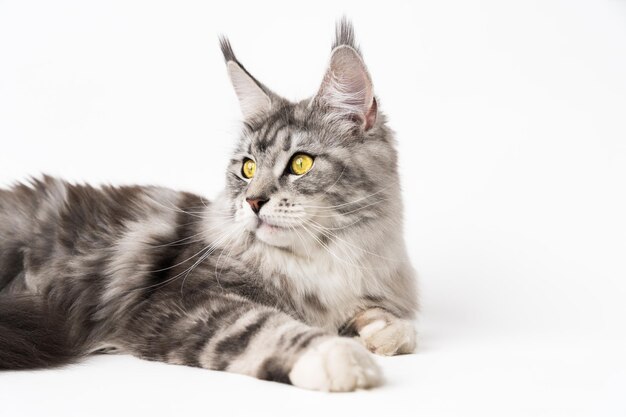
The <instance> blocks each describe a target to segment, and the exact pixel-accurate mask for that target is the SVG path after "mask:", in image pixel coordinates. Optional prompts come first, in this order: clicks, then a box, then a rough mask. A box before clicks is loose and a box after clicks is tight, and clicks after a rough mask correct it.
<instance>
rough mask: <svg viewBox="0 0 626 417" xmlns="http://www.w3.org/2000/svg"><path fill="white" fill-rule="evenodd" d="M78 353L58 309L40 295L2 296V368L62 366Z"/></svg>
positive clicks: (0, 357)
mask: <svg viewBox="0 0 626 417" xmlns="http://www.w3.org/2000/svg"><path fill="white" fill-rule="evenodd" d="M78 356H80V355H79V353H78V350H77V349H76V347H75V344H74V343H72V341H71V338H70V332H69V326H68V325H67V323H66V320H65V318H64V317H63V315H62V314H61V313H60V312H59V311H58V310H55V309H54V308H51V307H50V306H49V305H47V303H44V302H43V301H42V300H41V298H38V297H31V296H16V297H15V296H13V297H8V296H2V297H0V370H3V369H36V368H48V367H54V366H60V365H64V364H67V363H70V362H73V361H74V360H75V359H76V358H78Z"/></svg>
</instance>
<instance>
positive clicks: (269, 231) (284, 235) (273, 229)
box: [255, 221, 298, 248]
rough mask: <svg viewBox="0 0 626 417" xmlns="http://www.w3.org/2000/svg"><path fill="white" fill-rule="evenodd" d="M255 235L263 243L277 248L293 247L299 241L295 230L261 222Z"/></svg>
mask: <svg viewBox="0 0 626 417" xmlns="http://www.w3.org/2000/svg"><path fill="white" fill-rule="evenodd" d="M255 235H256V237H257V239H259V240H260V241H261V242H263V243H265V244H267V245H270V246H274V247H277V248H286V247H291V246H293V244H294V243H295V240H297V239H298V237H297V234H296V233H295V232H294V229H293V228H289V227H281V226H276V225H273V224H270V223H267V222H264V221H261V222H259V224H258V226H257V227H256V230H255Z"/></svg>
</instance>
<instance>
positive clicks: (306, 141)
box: [240, 117, 323, 158]
mask: <svg viewBox="0 0 626 417" xmlns="http://www.w3.org/2000/svg"><path fill="white" fill-rule="evenodd" d="M322 137H323V135H322V134H321V132H320V131H319V129H316V127H315V126H314V125H312V124H311V123H308V122H307V121H306V120H302V119H297V118H295V117H270V118H268V119H266V120H264V121H263V123H258V124H256V125H253V126H249V127H248V128H247V129H246V131H245V133H244V135H243V136H242V142H241V143H240V150H241V151H243V152H245V153H248V154H249V155H252V156H255V157H258V158H260V157H269V156H276V155H278V154H282V153H290V152H295V151H308V152H314V151H319V150H320V148H321V147H322V143H321V138H322Z"/></svg>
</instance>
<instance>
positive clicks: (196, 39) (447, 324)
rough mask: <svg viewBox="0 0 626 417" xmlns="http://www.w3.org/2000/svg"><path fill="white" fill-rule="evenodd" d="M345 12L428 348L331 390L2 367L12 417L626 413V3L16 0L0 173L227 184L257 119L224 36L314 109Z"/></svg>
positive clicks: (0, 111) (99, 370)
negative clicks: (251, 116)
mask: <svg viewBox="0 0 626 417" xmlns="http://www.w3.org/2000/svg"><path fill="white" fill-rule="evenodd" d="M344 13H346V14H347V15H348V16H349V17H351V18H352V19H353V21H354V23H355V26H356V30H357V35H358V37H359V39H360V41H361V44H362V46H363V50H364V53H365V59H366V62H367V63H368V65H369V68H370V70H371V73H372V77H373V80H374V83H375V88H376V92H377V94H378V95H379V96H380V103H381V108H382V109H383V110H384V111H385V112H386V113H387V114H388V115H389V120H390V124H391V126H392V127H393V128H394V129H395V130H396V132H397V135H398V142H399V144H398V146H399V150H400V157H401V167H400V169H401V174H402V183H403V188H404V192H405V193H404V194H405V195H404V198H405V203H406V236H407V240H408V244H409V249H410V253H411V256H412V259H413V260H414V263H415V266H416V267H417V269H418V271H419V272H420V287H421V302H422V313H421V318H420V321H419V323H418V329H419V333H420V348H419V350H418V353H417V354H416V355H411V356H404V357H396V358H387V359H382V358H381V359H380V363H381V365H382V367H383V368H384V371H385V373H386V378H387V384H386V385H385V386H384V387H382V388H379V389H376V390H373V391H370V392H358V393H353V394H335V395H331V394H323V393H312V392H307V391H303V390H299V389H295V388H293V387H289V386H284V385H279V384H274V383H267V382H260V381H256V380H253V379H251V378H247V377H243V376H238V375H228V374H225V373H217V372H210V371H205V370H200V369H191V368H185V367H178V366H168V365H164V364H157V363H149V362H144V361H140V360H137V359H133V358H130V357H124V356H119V357H97V358H92V359H90V360H88V361H86V362H83V363H82V364H80V365H76V366H72V367H69V368H67V369H63V370H54V371H39V372H18V373H2V374H0V414H2V415H3V416H20V415H32V416H43V415H46V416H52V415H59V416H64V417H68V416H81V417H83V416H124V415H150V416H159V415H171V416H193V415H210V416H226V415H272V416H278V415H292V416H293V415H339V414H340V413H342V414H343V415H349V416H360V415H377V416H382V415H385V416H400V415H413V416H437V415H449V416H470V415H476V416H488V415H494V416H518V415H520V416H522V415H525V416H544V415H545V416H557V415H562V416H578V415H580V416H624V415H626V400H625V399H624V397H626V358H625V353H626V323H625V321H626V320H625V318H626V307H625V304H626V266H625V263H626V259H625V255H626V184H625V182H626V117H625V116H626V3H624V2H623V1H603V0H593V1H592V0H589V1H574V0H564V1H560V2H558V1H519V2H502V1H477V2H466V1H461V0H459V1H430V2H426V1H412V2H408V1H407V2H392V1H377V2H372V3H367V2H362V1H354V2H347V1H332V2H322V1H314V2H313V1H312V2H282V3H279V2H268V1H263V2H252V1H251V2H249V3H243V2H236V1H220V2H208V1H207V2H187V1H176V2H174V1H172V2H156V1H129V0H123V1H107V2H95V1H75V2H72V1H65V0H57V1H53V2H50V1H40V2H31V1H5V0H0V184H1V185H2V186H8V185H10V184H11V183H13V182H14V181H16V180H24V179H26V178H27V176H29V175H37V174H38V173H41V172H46V173H50V174H53V175H58V176H62V177H64V178H66V179H70V180H73V181H88V182H92V183H102V182H110V183H114V184H121V183H142V184H146V183H155V184H161V185H166V186H171V187H175V188H179V189H186V190H191V191H195V192H199V193H202V194H205V195H207V196H212V195H215V194H216V193H217V192H218V191H219V190H220V188H221V187H222V184H223V177H224V175H223V170H224V168H225V166H226V161H227V158H228V153H229V150H230V149H231V147H232V145H233V142H234V138H235V136H236V134H237V120H238V117H239V109H238V105H237V102H236V99H235V95H234V93H233V92H232V90H231V87H230V85H229V83H228V79H227V76H226V71H225V68H224V64H223V61H222V57H221V55H220V51H219V48H218V45H217V36H218V34H219V33H226V34H228V35H230V38H231V41H232V43H233V46H234V48H235V51H236V52H237V54H238V56H239V58H240V59H241V60H242V61H243V63H244V64H245V65H246V66H247V68H248V69H249V70H250V71H251V72H252V73H253V74H254V75H255V76H257V77H258V78H259V79H261V80H262V81H263V82H265V83H266V84H267V85H269V86H270V87H271V88H273V89H274V90H275V91H277V92H278V93H281V94H283V95H285V96H286V97H288V98H303V97H305V96H308V95H310V94H312V93H314V91H315V90H316V89H317V86H318V83H319V82H320V80H321V77H322V74H323V71H324V67H325V65H326V62H327V59H328V55H329V48H330V43H331V40H332V36H333V26H334V21H335V20H336V19H337V18H339V17H340V16H341V15H342V14H344ZM321 279H323V277H321Z"/></svg>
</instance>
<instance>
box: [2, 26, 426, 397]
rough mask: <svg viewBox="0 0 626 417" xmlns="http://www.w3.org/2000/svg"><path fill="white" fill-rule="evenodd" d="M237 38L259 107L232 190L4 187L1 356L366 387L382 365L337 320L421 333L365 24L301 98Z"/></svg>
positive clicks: (49, 183) (390, 340)
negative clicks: (92, 356) (106, 357)
mask: <svg viewBox="0 0 626 417" xmlns="http://www.w3.org/2000/svg"><path fill="white" fill-rule="evenodd" d="M223 51H224V54H225V57H226V60H227V63H228V68H229V74H230V76H231V80H232V82H233V84H234V86H235V90H236V92H237V95H238V96H239V98H240V101H241V104H242V110H243V113H244V116H245V118H246V122H245V128H244V132H243V135H242V138H241V140H240V142H239V145H238V147H237V150H236V152H235V155H234V156H233V158H232V160H231V166H230V168H229V170H228V172H227V188H226V190H225V192H224V193H222V194H221V195H220V196H219V197H218V198H217V199H215V200H214V201H212V202H209V201H207V200H206V199H203V198H202V197H199V196H196V195H193V194H189V193H182V192H176V191H172V190H169V189H164V188H158V187H101V188H93V187H90V186H86V185H71V184H68V183H66V182H63V181H61V180H58V179H54V178H50V177H44V178H43V179H41V180H35V181H32V182H31V184H30V185H18V186H15V187H13V188H12V189H9V190H0V238H1V240H0V355H1V356H0V367H1V368H29V367H41V366H50V365H57V364H61V363H64V362H67V361H70V360H71V359H72V358H74V357H78V356H81V355H85V354H88V353H91V352H96V351H103V350H104V351H111V350H115V351H121V352H127V353H130V354H134V355H137V356H139V357H143V358H147V359H152V360H159V361H165V362H170V363H176V364H185V365H192V366H201V367H205V368H209V369H219V370H228V371H233V372H239V373H244V374H248V375H252V376H257V377H259V378H263V379H270V380H277V381H282V382H291V383H293V384H295V385H298V386H302V387H306V388H313V389H325V390H351V389H354V388H358V387H368V386H373V385H376V384H377V383H378V382H379V380H380V375H379V373H378V370H377V368H376V366H375V364H374V363H373V362H372V360H371V358H369V356H368V354H367V352H366V351H365V349H363V348H361V347H360V346H359V345H358V344H357V343H356V342H355V341H352V340H350V339H348V338H346V337H337V336H336V335H337V334H341V335H344V336H358V338H359V339H360V340H361V341H362V342H363V343H364V344H365V346H366V347H368V348H369V349H370V350H372V351H375V352H377V353H381V354H396V353H407V352H410V351H412V350H413V349H414V347H415V335H414V329H413V327H412V324H411V322H410V320H411V319H412V318H413V316H414V312H415V310H416V301H415V287H414V286H415V283H414V277H413V271H412V268H411V265H410V263H409V262H408V260H407V256H406V251H405V248H404V241H403V238H402V230H401V229H402V204H401V199H400V191H399V184H398V176H397V170H396V152H395V148H394V144H393V137H392V135H391V133H390V131H389V130H388V129H387V128H386V126H385V121H384V118H383V117H382V116H380V115H379V114H378V111H377V107H376V101H375V99H374V97H373V94H371V91H370V90H371V88H370V89H369V90H367V88H369V87H368V85H369V86H370V87H371V82H370V81H369V75H368V74H367V72H366V70H365V67H364V66H362V61H361V59H360V56H359V55H358V53H357V49H356V47H355V46H354V43H353V38H352V32H351V28H350V27H349V26H348V25H347V24H346V23H343V24H342V26H341V27H340V30H339V32H338V40H337V44H336V47H335V49H334V52H333V58H332V59H331V68H330V69H329V73H327V76H326V77H325V81H324V83H323V84H322V88H321V89H320V92H319V93H318V95H317V96H315V97H314V98H313V99H311V100H305V101H302V102H300V103H296V104H292V103H289V102H287V101H285V100H283V99H280V98H278V97H277V96H275V95H274V94H273V93H271V92H270V91H269V90H267V89H266V88H265V87H264V86H263V85H262V84H260V83H258V82H257V81H256V80H254V79H253V78H252V77H251V76H250V75H249V73H247V71H245V69H243V67H242V66H241V64H239V62H238V61H237V60H236V58H235V57H234V54H233V53H232V50H231V49H230V46H229V45H228V43H227V42H224V43H223ZM345 80H348V81H350V82H349V83H347V86H348V87H349V88H354V89H355V91H354V94H353V95H352V96H350V95H349V94H350V91H349V89H348V90H345V89H343V90H342V89H341V88H340V87H342V86H341V83H342V81H345ZM359 82H360V83H363V85H360V84H359ZM331 90H332V91H331ZM338 92H340V94H338ZM333 100H339V101H337V102H333ZM335 104H336V105H335ZM359 106H361V107H362V108H359ZM372 109H373V112H374V113H372ZM360 111H362V114H360V113H359V112H360ZM296 157H299V158H300V159H298V160H297V161H296V159H295V158H296ZM294 161H295V162H294ZM307 161H308V162H307ZM242 163H243V164H244V168H243V170H242V168H241V166H242ZM294 163H295V164H296V165H293V164H294ZM313 163H315V166H313ZM245 164H252V165H247V166H246V165H245ZM298 164H299V165H298ZM307 164H308V165H307ZM305 165H306V166H305ZM289 167H291V168H289ZM294 169H295V171H294ZM304 169H306V172H304ZM299 170H302V173H300V171H299ZM309 171H310V172H309ZM38 322H39V323H38Z"/></svg>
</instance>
